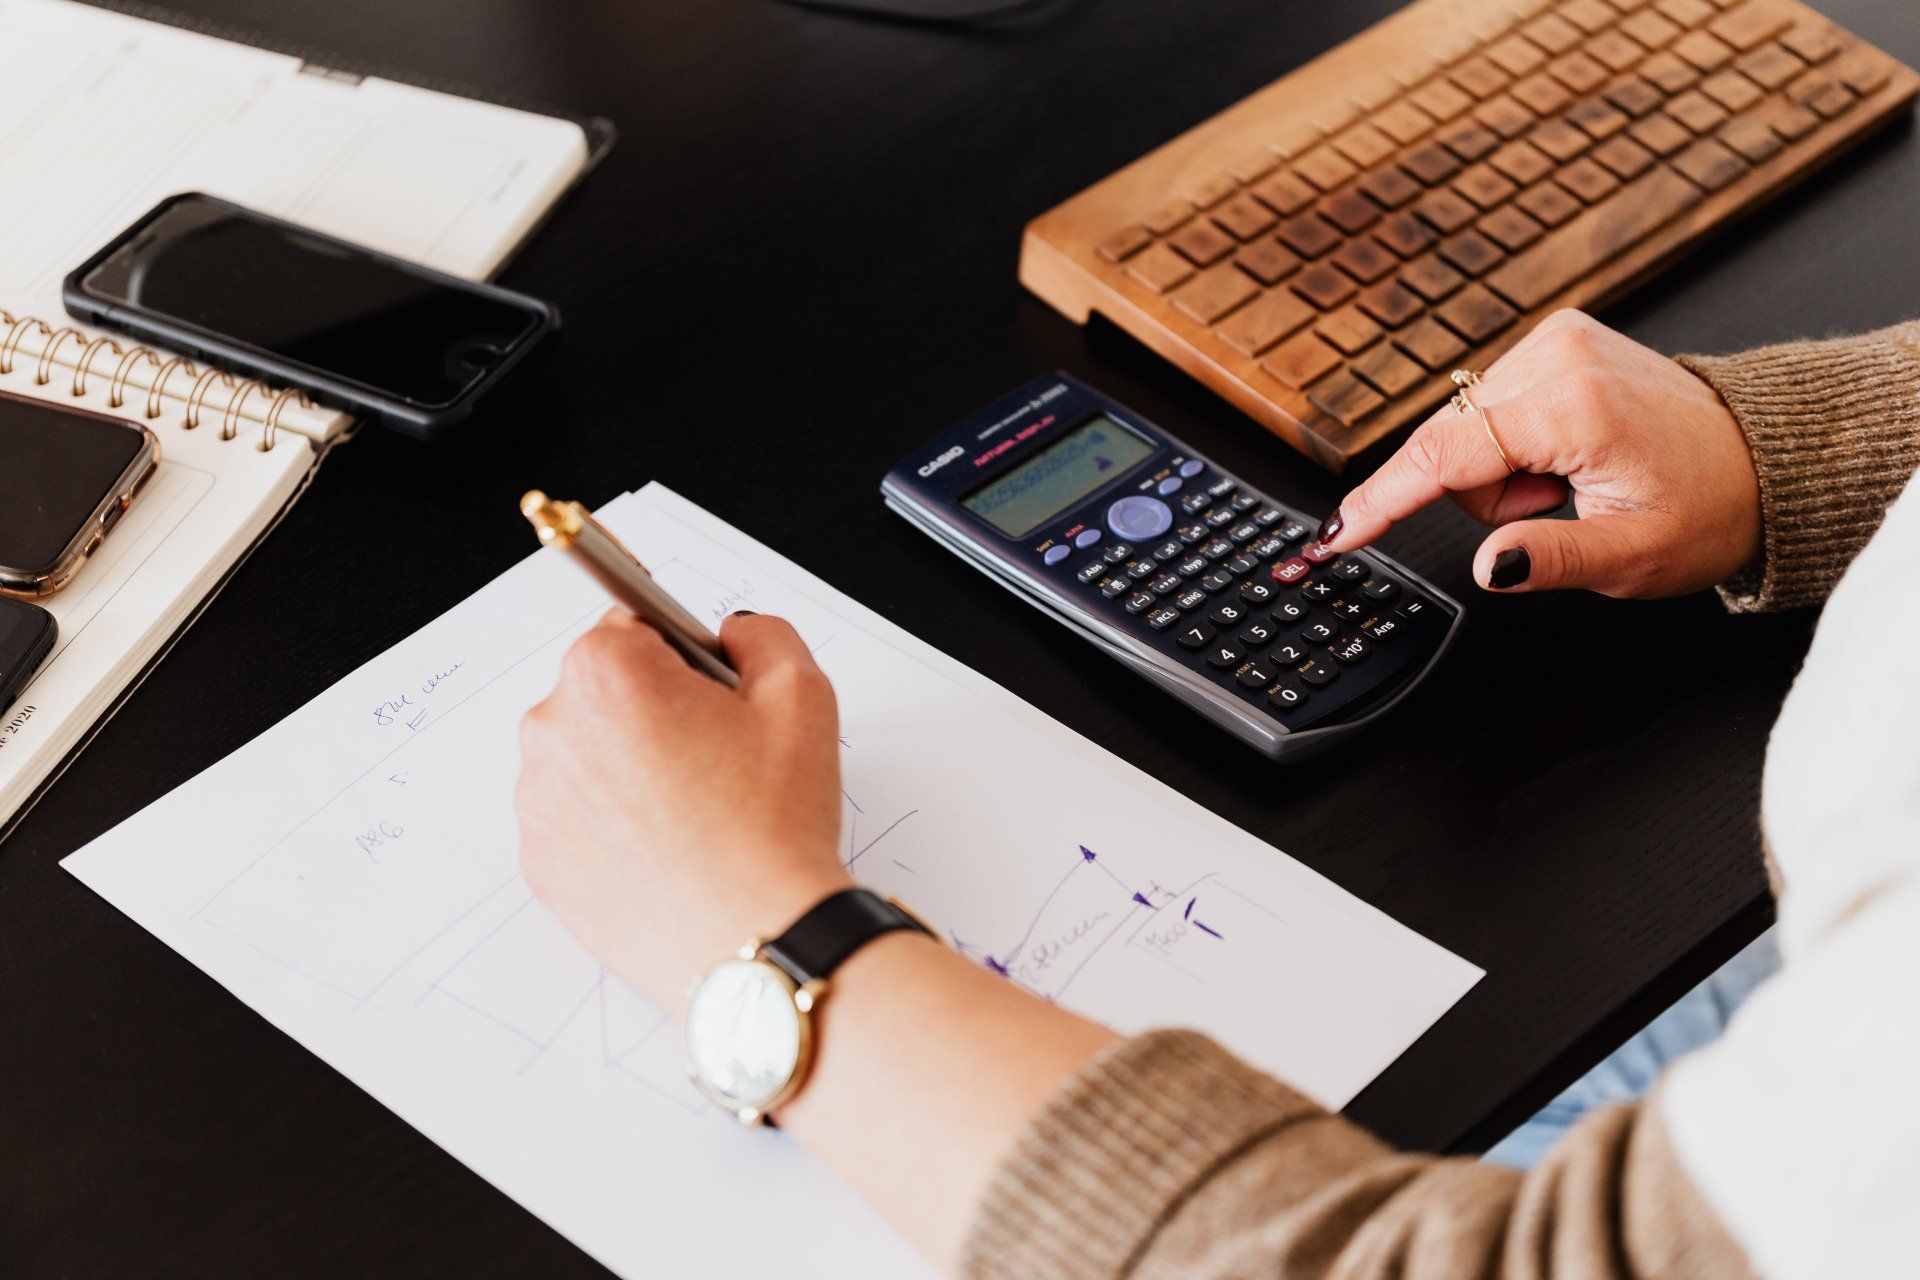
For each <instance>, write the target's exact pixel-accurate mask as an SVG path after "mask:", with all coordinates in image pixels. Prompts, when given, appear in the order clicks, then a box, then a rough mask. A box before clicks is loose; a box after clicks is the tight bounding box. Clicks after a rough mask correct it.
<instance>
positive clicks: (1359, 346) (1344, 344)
mask: <svg viewBox="0 0 1920 1280" xmlns="http://www.w3.org/2000/svg"><path fill="white" fill-rule="evenodd" d="M1313 331H1314V332H1315V333H1317V334H1319V335H1320V336H1321V337H1323V338H1325V339H1326V340H1327V341H1328V342H1330V343H1332V344H1333V345H1334V348H1335V349H1336V350H1338V351H1340V352H1341V353H1342V354H1345V355H1350V356H1351V355H1357V354H1359V353H1360V352H1362V351H1365V350H1366V349H1367V348H1368V347H1370V346H1372V345H1373V344H1374V343H1376V342H1378V341H1379V340H1380V332H1381V330H1380V326H1379V325H1377V324H1375V323H1374V322H1373V321H1372V320H1371V319H1369V318H1368V317H1367V316H1366V315H1365V314H1364V313H1363V312H1362V311H1361V310H1360V309H1359V308H1358V307H1356V306H1354V305H1352V304H1351V303H1349V304H1348V305H1346V306H1344V307H1342V308H1340V309H1339V310H1338V311H1336V312H1334V313H1333V314H1332V315H1328V316H1322V317H1321V319H1320V323H1319V324H1316V325H1315V326H1314V327H1313Z"/></svg>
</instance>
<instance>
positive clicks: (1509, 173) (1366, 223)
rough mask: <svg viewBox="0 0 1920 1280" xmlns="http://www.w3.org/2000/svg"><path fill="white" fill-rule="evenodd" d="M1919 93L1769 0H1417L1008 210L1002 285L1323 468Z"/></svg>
mask: <svg viewBox="0 0 1920 1280" xmlns="http://www.w3.org/2000/svg"><path fill="white" fill-rule="evenodd" d="M1917 92H1920V76H1916V75H1915V74H1914V73H1913V72H1912V71H1911V70H1910V69H1908V68H1906V67H1904V66H1902V65H1900V64H1899V63H1897V62H1896V61H1894V60H1893V59H1892V58H1890V57H1888V56H1887V55H1886V54H1884V53H1882V52H1880V51H1879V50H1877V49H1875V48H1873V47H1872V46H1870V45H1868V44H1866V43H1865V42H1863V41H1861V40H1859V39H1857V38H1856V37H1854V36H1852V35H1850V34H1849V33H1847V32H1845V31H1843V30H1841V29H1839V28H1838V27H1836V26H1834V25H1833V24H1832V23H1831V22H1829V21H1828V20H1827V19H1825V18H1823V17H1821V16H1820V15H1819V14H1817V13H1815V12H1814V11H1813V10H1811V9H1808V8H1807V7H1805V6H1804V5H1800V4H1796V3H1792V2H1791V0H1504V2H1503V0H1417V2H1416V3H1414V4H1412V5H1409V6H1408V7H1407V8H1406V9H1404V10H1402V11H1400V12H1399V13H1397V14H1395V15H1393V16H1392V17H1390V18H1388V19H1387V20H1386V21H1384V22H1381V23H1379V24H1378V25H1377V26H1374V27H1372V28H1371V29H1369V30H1367V31H1365V32H1363V33H1362V34H1360V35H1359V36H1356V37H1355V38H1354V39H1352V40H1350V41H1348V42H1347V43H1346V44H1344V45H1341V46H1340V47H1339V48H1337V49H1335V50H1333V51H1332V52H1330V53H1328V54H1326V55H1325V56H1323V57H1321V58H1319V59H1317V60H1315V61H1314V62H1312V63H1309V64H1308V65H1307V66H1305V67H1302V68H1301V69H1300V70H1298V71H1296V72H1294V73H1293V74H1292V75H1289V76H1287V77H1286V78H1284V79H1282V80H1279V81H1276V82H1275V83H1274V84H1272V85H1269V86H1268V87H1267V88H1265V89H1262V90H1261V91H1260V92H1258V93H1256V94H1254V95H1253V96H1251V97H1249V98H1246V99H1245V100H1243V101H1241V102H1239V103H1237V104H1236V105H1234V106H1232V107H1230V108H1228V109H1227V110H1226V111H1223V112H1222V113H1220V114H1219V115H1217V116H1215V117H1214V118H1212V119H1211V120H1208V121H1207V122H1206V123H1204V124H1202V125H1200V126H1198V127H1197V128H1195V129H1193V130H1191V131H1190V132H1188V133H1186V134H1183V135H1182V136H1180V137H1179V138H1176V139H1175V140H1174V141H1172V142H1170V143H1168V144H1167V145H1165V146H1163V147H1161V148H1160V149H1159V150H1157V151H1155V152H1153V153H1152V154H1150V155H1148V156H1146V157H1144V158H1142V159H1141V160H1138V161H1136V162H1135V163H1133V164H1131V165H1129V166H1127V167H1126V168H1125V169H1122V170H1121V171H1120V172H1118V173H1116V174H1114V175H1113V176H1111V177H1109V178H1107V179H1105V180H1104V181H1102V182H1100V183H1099V184H1097V185H1095V186H1093V187H1091V188H1089V189H1088V190H1086V191H1084V192H1082V193H1081V194H1079V195H1077V196H1075V197H1074V198H1073V199H1071V200H1069V201H1067V202H1066V203H1065V204H1062V205H1060V206H1059V207H1058V208H1056V209H1053V210H1052V211H1050V212H1048V213H1047V214H1045V215H1044V216H1043V217H1041V218H1039V219H1037V220H1036V221H1034V222H1033V223H1031V224H1030V225H1029V226H1028V228H1027V233H1026V239H1025V243H1024V244H1023V246H1022V252H1021V260H1020V278H1021V281H1022V282H1023V283H1024V284H1026V286H1027V287H1028V288H1030V289H1032V290H1033V291H1034V292H1035V293H1037V294H1039V295H1040V296H1041V297H1042V298H1045V299H1046V300H1047V301H1048V302H1049V303H1051V304H1052V305H1053V306H1055V307H1057V308H1058V309H1059V310H1061V311H1062V312H1064V313H1065V314H1066V315H1068V316H1069V317H1071V318H1073V319H1074V320H1076V321H1080V322H1082V323H1084V322H1085V321H1086V320H1087V318H1088V317H1089V315H1090V314H1092V313H1093V312H1099V313H1100V314H1101V315H1104V316H1106V317H1107V318H1109V319H1110V320H1112V321H1114V322H1115V323H1117V324H1119V325H1120V326H1121V327H1122V328H1124V329H1126V330H1127V331H1128V332H1130V333H1132V334H1133V335H1134V336H1135V337H1137V338H1139V339H1140V340H1141V341H1143V342H1145V343H1146V344H1147V345H1148V346H1149V347H1152V348H1153V349H1154V350H1155V351H1158V352H1160V353H1161V354H1162V355H1164V356H1166V357H1167V358H1168V359H1171V360H1172V361H1174V362H1175V363H1176V364H1178V365H1179V366H1180V367H1181V368H1183V369H1185V370H1186V371H1187V372H1189V373H1191V374H1193V375H1194V376H1195V377H1197V378H1199V379H1201V380H1202V381H1203V382H1205V383H1206V384H1207V385H1208V386H1210V387H1212V388H1213V389H1214V390H1216V391H1217V392H1219V393H1220V394H1221V395H1223V396H1225V397H1226V398H1227V399H1228V400H1230V401H1232V402H1233V403H1234V404H1236V405H1238V406H1239V407H1240V408H1241V409H1243V410H1245V411H1246V412H1247V413H1249V414H1251V415H1252V416H1253V417H1254V418H1256V419H1257V420H1259V421H1260V422H1261V423H1262V424H1263V425H1265V426H1266V427H1267V428H1268V429H1269V430H1271V431H1273V432H1274V433H1275V434H1277V435H1279V436H1281V437H1282V438H1283V439H1285V440H1286V441H1288V442H1289V443H1290V444H1292V445H1293V446H1294V447H1295V448H1297V449H1299V450H1300V451H1301V452H1303V453H1305V454H1307V455H1308V456H1309V457H1311V458H1313V459H1314V460H1315V461H1316V462H1319V463H1320V464H1321V465H1323V466H1325V467H1327V468H1329V469H1331V470H1334V471H1338V470H1340V469H1342V468H1343V467H1344V466H1345V465H1346V463H1347V462H1348V461H1349V460H1350V459H1352V458H1353V457H1354V456H1355V455H1356V454H1358V453H1360V452H1361V451H1362V450H1364V449H1366V448H1367V447H1368V446H1369V445H1371V444H1373V443H1375V442H1376V441H1378V440H1380V439H1381V438H1382V437H1384V436H1386V435H1388V434H1389V433H1391V432H1393V431H1394V430H1396V429H1397V428H1399V427H1402V426H1405V425H1407V424H1409V423H1411V422H1414V421H1416V420H1418V419H1419V418H1421V417H1423V416H1424V415H1425V413H1426V411H1427V410H1429V409H1430V408H1431V407H1432V406H1433V405H1435V404H1436V403H1438V402H1439V401H1440V400H1441V399H1443V398H1444V397H1445V396H1446V395H1447V394H1448V393H1449V392H1450V391H1451V390H1452V386H1451V384H1450V383H1449V382H1448V380H1447V375H1448V373H1449V372H1451V371H1452V370H1453V369H1455V368H1458V367H1462V366H1469V367H1485V366H1486V365H1488V364H1490V363H1491V362H1492V361H1493V360H1494V359H1495V357H1497V356H1498V355H1499V354H1500V353H1501V352H1503V351H1505V350H1506V349H1507V348H1508V347H1510V346H1511V345H1513V343H1514V342H1516V341H1518V340H1519V338H1520V336H1521V335H1522V334H1523V333H1525V332H1526V330H1527V329H1528V328H1529V327H1530V326H1531V325H1532V324H1533V323H1534V322H1535V321H1537V320H1539V319H1540V318H1541V317H1543V316H1544V315H1546V314H1547V313H1548V312H1549V311H1552V310H1554V309H1556V308H1559V307H1569V306H1572V307H1592V306H1594V305H1596V304H1598V303H1601V302H1603V301H1606V300H1608V299H1610V298H1612V297H1616V296H1618V295H1619V294H1620V293H1622V292H1624V291H1625V290H1626V289H1627V288H1628V287H1629V286H1631V285H1633V284H1635V283H1637V282H1638V281H1640V280H1642V279H1644V278H1645V277H1646V276H1647V275H1649V274H1650V273H1651V272H1653V271H1654V270H1656V269H1658V268H1659V267H1661V266H1662V265H1664V264H1665V263H1667V262H1668V261H1670V260H1672V259H1673V258H1674V257H1676V256H1677V255H1678V254H1679V253H1680V252H1682V251H1684V250H1685V249H1686V248H1688V247H1690V246H1691V245H1693V244H1694V243H1695V242H1697V241H1698V240H1700V239H1701V238H1702V237H1703V236H1704V235H1705V234H1706V233H1707V232H1708V231H1709V230H1711V229H1712V228H1714V227H1715V226H1717V225H1718V224H1720V223H1722V222H1724V221H1726V220H1727V219H1729V218H1730V217H1732V216H1734V215H1735V214H1737V213H1740V212H1742V211H1744V210H1746V209H1748V208H1751V207H1752V206H1754V205H1756V204H1757V203H1759V202H1760V201H1762V200H1763V199H1765V198H1766V197H1768V196H1770V195H1772V194H1773V193H1775V192H1777V191H1779V190H1781V189H1782V188H1784V187H1786V186H1787V185H1788V184H1790V183H1792V182H1794V181H1796V180H1798V179H1800V178H1803V177H1805V176H1807V175H1808V174H1810V173H1812V172H1813V171H1814V170H1815V169H1817V168H1818V167H1819V166H1820V165H1821V164H1822V163H1824V162H1825V161H1827V160H1829V159H1832V158H1833V157H1834V156H1836V155H1838V154H1839V153H1840V152H1841V151H1843V150H1844V149H1845V148H1846V147H1847V146H1848V145H1849V144H1851V143H1854V142H1856V141H1858V140H1859V139H1861V138H1863V137H1865V136H1866V135H1867V134H1868V133H1870V132H1871V131H1872V129H1873V128H1874V127H1875V126H1876V125H1880V124H1883V123H1886V122H1887V121H1889V120H1890V119H1892V118H1893V117H1894V116H1895V115H1896V113H1898V112H1899V111H1900V110H1901V109H1902V108H1904V107H1905V106H1907V105H1908V104H1909V103H1911V102H1912V101H1913V99H1914V97H1915V95H1916V93H1917ZM1891 247H1892V246H1889V248H1891Z"/></svg>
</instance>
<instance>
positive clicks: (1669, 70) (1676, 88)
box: [1639, 50, 1700, 97]
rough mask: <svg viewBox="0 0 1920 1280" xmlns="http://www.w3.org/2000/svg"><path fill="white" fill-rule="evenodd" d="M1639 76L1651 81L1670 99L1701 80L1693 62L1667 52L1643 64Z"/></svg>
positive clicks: (1657, 54)
mask: <svg viewBox="0 0 1920 1280" xmlns="http://www.w3.org/2000/svg"><path fill="white" fill-rule="evenodd" d="M1639 74H1640V75H1643V76H1645V77H1646V78H1647V79H1648V80H1651V81H1652V82H1653V85H1654V87H1655V88H1657V89H1659V90H1660V92H1662V93H1664V94H1666V95H1667V96H1668V97H1672V96H1673V95H1674V94H1676V93H1679V92H1680V91H1681V90H1682V89H1685V88H1687V87H1688V86H1689V85H1691V84H1693V83H1694V81H1696V80H1698V79H1699V78H1700V72H1699V71H1698V70H1697V69H1695V67H1694V65H1693V64H1692V63H1691V62H1687V61H1685V60H1684V59H1682V58H1681V57H1680V56H1679V55H1677V54H1674V53H1669V52H1667V51H1665V50H1662V51H1661V52H1659V53H1656V54H1654V55H1653V56H1652V57H1651V58H1648V59H1647V60H1646V61H1645V62H1643V63H1641V64H1640V70H1639Z"/></svg>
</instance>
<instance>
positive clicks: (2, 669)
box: [0, 596, 60, 749]
mask: <svg viewBox="0 0 1920 1280" xmlns="http://www.w3.org/2000/svg"><path fill="white" fill-rule="evenodd" d="M59 633H60V628H59V627H58V626H56V625H55V624H54V621H53V615H52V614H50V613H48V612H47V611H46V610H45V609H42V608H41V607H40V606H39V605H37V604H28V603H27V602H26V601H25V600H10V599H8V598H7V597H5V596H0V749H4V748H5V747H6V745H7V738H9V737H10V736H12V735H13V734H14V733H15V732H17V731H18V729H19V727H20V725H19V722H18V721H17V720H15V719H9V718H7V711H8V709H9V708H11V707H12V706H13V702H14V699H15V698H18V697H19V696H20V691H21V690H22V689H24V688H26V687H27V681H29V680H31V679H33V677H34V673H35V672H37V671H39V670H40V664H41V663H43V662H45V661H46V660H47V655H48V654H49V653H52V652H53V640H54V637H55V636H56V635H58V634H59Z"/></svg>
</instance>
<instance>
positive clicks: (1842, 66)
mask: <svg viewBox="0 0 1920 1280" xmlns="http://www.w3.org/2000/svg"><path fill="white" fill-rule="evenodd" d="M1827 72H1828V74H1830V75H1832V76H1835V77H1837V78H1838V79H1839V81H1840V83H1841V84H1844V85H1845V86H1847V88H1849V89H1851V90H1853V91H1854V92H1855V93H1857V94H1859V95H1860V96H1861V97H1863V98H1864V97H1867V96H1869V95H1870V94H1874V93H1878V92H1879V91H1880V90H1881V89H1882V88H1884V87H1885V85H1886V83H1887V81H1888V80H1890V79H1892V78H1893V63H1892V62H1891V61H1890V60H1889V59H1887V58H1885V57H1883V56H1882V55H1881V53H1880V51H1879V50H1877V49H1864V48H1858V49H1853V50H1851V51H1850V52H1848V53H1847V54H1846V56H1844V57H1842V58H1841V59H1840V60H1839V61H1838V62H1836V63H1834V64H1833V65H1832V66H1831V67H1829V68H1827Z"/></svg>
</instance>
